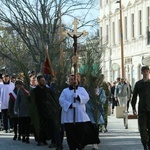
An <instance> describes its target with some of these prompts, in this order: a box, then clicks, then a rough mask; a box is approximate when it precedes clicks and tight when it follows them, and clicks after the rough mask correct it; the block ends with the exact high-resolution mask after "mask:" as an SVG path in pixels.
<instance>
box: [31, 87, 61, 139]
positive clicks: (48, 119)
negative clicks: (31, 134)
mask: <svg viewBox="0 0 150 150" xmlns="http://www.w3.org/2000/svg"><path fill="white" fill-rule="evenodd" d="M58 109H59V106H58V103H57V102H56V100H55V95H54V92H53V91H51V89H49V88H47V87H46V86H45V87H43V88H41V87H40V86H37V87H36V88H35V89H33V90H32V91H31V97H30V113H31V120H32V123H33V126H34V129H35V133H36V137H37V140H38V141H40V142H43V141H45V140H50V139H51V138H52V137H53V135H54V130H55V128H56V122H57V121H58V118H57V116H58V114H57V113H58Z"/></svg>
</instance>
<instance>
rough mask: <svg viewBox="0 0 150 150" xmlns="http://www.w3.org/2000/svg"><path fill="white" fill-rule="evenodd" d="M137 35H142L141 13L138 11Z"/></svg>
mask: <svg viewBox="0 0 150 150" xmlns="http://www.w3.org/2000/svg"><path fill="white" fill-rule="evenodd" d="M139 35H142V11H141V10H139Z"/></svg>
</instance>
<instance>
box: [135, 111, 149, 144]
mask: <svg viewBox="0 0 150 150" xmlns="http://www.w3.org/2000/svg"><path fill="white" fill-rule="evenodd" d="M138 123H139V131H140V135H141V142H142V143H149V144H150V111H142V112H138Z"/></svg>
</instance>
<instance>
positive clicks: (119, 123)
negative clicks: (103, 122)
mask: <svg viewBox="0 0 150 150" xmlns="http://www.w3.org/2000/svg"><path fill="white" fill-rule="evenodd" d="M12 138H13V134H12V133H4V132H3V131H1V132H0V150H46V149H49V150H50V148H48V146H37V143H36V142H35V140H34V138H33V137H31V138H30V144H26V143H22V142H21V141H13V140H12ZM100 140H101V143H100V144H99V150H142V145H141V142H140V135H139V132H138V126H137V119H131V120H129V121H128V129H125V128H124V124H123V119H117V118H116V117H115V116H114V115H111V116H109V117H108V132H107V133H100ZM48 143H49V144H50V141H48ZM63 147H64V150H69V149H68V145H67V142H66V139H65V138H64V143H63ZM51 150H55V149H54V148H52V149H51ZM85 150H92V145H88V146H87V147H86V148H85Z"/></svg>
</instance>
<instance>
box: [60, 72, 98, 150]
mask: <svg viewBox="0 0 150 150" xmlns="http://www.w3.org/2000/svg"><path fill="white" fill-rule="evenodd" d="M78 84H79V82H78V80H77V77H76V75H73V74H71V75H70V76H69V87H67V88H65V89H64V90H63V91H62V93H61V95H60V97H59V103H60V105H61V107H62V113H61V123H63V124H64V126H65V131H66V136H67V142H68V145H69V148H70V150H76V149H78V150H82V149H83V148H84V146H85V145H86V144H89V141H90V140H91V142H92V143H91V144H94V143H99V139H98V138H97V133H96V132H95V133H96V134H95V136H94V137H91V139H90V137H89V136H87V134H88V132H89V130H88V129H87V128H86V125H89V126H90V118H89V117H88V115H87V113H86V108H85V104H86V103H87V102H88V100H89V95H88V93H87V91H86V90H85V89H84V88H83V87H80V86H78ZM74 114H75V115H74ZM86 130H88V131H87V132H85V131H86ZM86 133H87V134H86ZM92 138H93V139H92ZM88 140H89V141H88ZM92 140H93V141H92Z"/></svg>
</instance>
